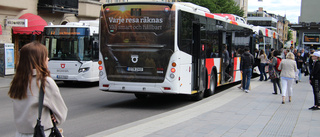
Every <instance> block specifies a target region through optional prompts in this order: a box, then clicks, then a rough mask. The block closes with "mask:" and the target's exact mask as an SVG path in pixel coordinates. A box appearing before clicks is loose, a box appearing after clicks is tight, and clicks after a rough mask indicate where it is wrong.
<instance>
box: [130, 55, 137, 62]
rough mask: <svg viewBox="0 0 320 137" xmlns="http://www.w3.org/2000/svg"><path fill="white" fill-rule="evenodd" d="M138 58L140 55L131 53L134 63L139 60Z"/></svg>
mask: <svg viewBox="0 0 320 137" xmlns="http://www.w3.org/2000/svg"><path fill="white" fill-rule="evenodd" d="M138 58H139V56H138V55H131V61H132V62H133V63H137V62H138Z"/></svg>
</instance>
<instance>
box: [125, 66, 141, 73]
mask: <svg viewBox="0 0 320 137" xmlns="http://www.w3.org/2000/svg"><path fill="white" fill-rule="evenodd" d="M127 71H133V72H139V71H143V68H142V67H128V68H127Z"/></svg>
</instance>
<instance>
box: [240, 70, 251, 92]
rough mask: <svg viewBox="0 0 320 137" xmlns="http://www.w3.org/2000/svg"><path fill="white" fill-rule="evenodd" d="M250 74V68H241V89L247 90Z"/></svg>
mask: <svg viewBox="0 0 320 137" xmlns="http://www.w3.org/2000/svg"><path fill="white" fill-rule="evenodd" d="M251 75H252V69H251V68H248V69H243V70H242V89H243V90H248V89H249V86H250V80H251Z"/></svg>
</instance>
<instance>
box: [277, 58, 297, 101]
mask: <svg viewBox="0 0 320 137" xmlns="http://www.w3.org/2000/svg"><path fill="white" fill-rule="evenodd" d="M278 69H279V70H281V74H280V77H281V87H282V104H285V97H286V94H287V92H288V96H289V102H291V101H292V98H291V97H292V93H293V92H292V85H293V82H294V79H295V73H296V72H297V71H298V69H297V63H296V61H295V60H294V55H293V53H292V52H289V53H287V56H286V59H282V60H281V63H280V65H279V67H278Z"/></svg>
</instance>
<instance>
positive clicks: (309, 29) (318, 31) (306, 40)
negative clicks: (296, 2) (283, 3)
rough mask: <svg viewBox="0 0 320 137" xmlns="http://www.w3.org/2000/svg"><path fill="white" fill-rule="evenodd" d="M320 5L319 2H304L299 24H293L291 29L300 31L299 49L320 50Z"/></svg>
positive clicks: (308, 0)
mask: <svg viewBox="0 0 320 137" xmlns="http://www.w3.org/2000/svg"><path fill="white" fill-rule="evenodd" d="M319 5H320V1H319V0H302V1H301V11H300V17H299V23H298V24H291V25H290V26H291V28H293V29H295V30H297V31H299V33H298V34H297V35H298V44H297V46H298V47H299V49H302V48H304V49H306V51H309V50H310V49H315V50H320V41H319V39H320V14H319V12H320V8H319V7H318V6H319Z"/></svg>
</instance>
